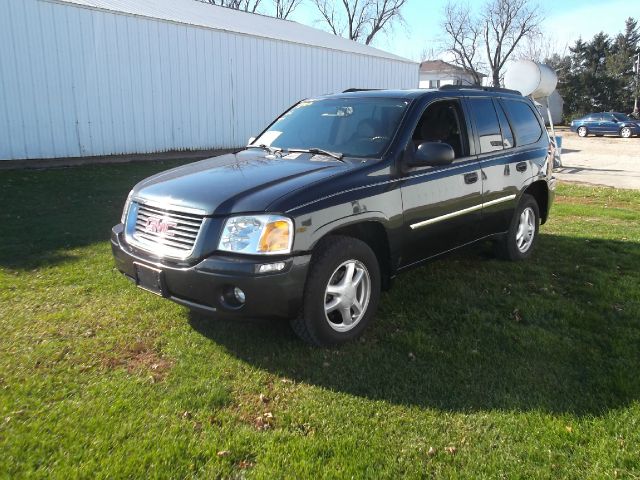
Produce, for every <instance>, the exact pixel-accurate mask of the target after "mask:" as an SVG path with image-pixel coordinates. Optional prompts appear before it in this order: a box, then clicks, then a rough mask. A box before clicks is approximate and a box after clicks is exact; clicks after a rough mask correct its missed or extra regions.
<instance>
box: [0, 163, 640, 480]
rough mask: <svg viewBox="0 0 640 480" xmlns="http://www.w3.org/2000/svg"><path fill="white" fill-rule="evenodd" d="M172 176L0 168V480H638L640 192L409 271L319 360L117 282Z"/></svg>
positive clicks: (606, 198)
mask: <svg viewBox="0 0 640 480" xmlns="http://www.w3.org/2000/svg"><path fill="white" fill-rule="evenodd" d="M173 165H174V163H146V164H130V165H116V166H87V167H77V168H73V169H58V170H49V171H14V172H6V171H5V172H1V173H0V205H1V207H0V221H1V222H2V233H1V234H0V235H1V237H0V327H1V329H2V336H1V337H0V476H1V477H6V478H9V477H11V478H16V477H27V476H29V477H35V478H65V479H66V478H78V477H85V478H94V477H95V478H107V477H108V478H122V477H128V478H133V477H139V478H142V477H144V478H168V477H172V478H207V479H209V478H219V477H220V478H245V477H246V478H264V479H273V478H311V477H313V478H393V479H397V478H401V477H407V478H427V477H428V478H431V477H435V478H442V477H445V478H469V477H474V478H501V477H505V478H553V479H555V478H577V479H585V478H593V479H602V478H639V477H640V350H639V347H640V192H631V191H620V190H614V189H608V188H587V187H577V186H568V185H563V186H561V187H560V188H559V191H558V193H559V196H558V199H557V203H556V205H555V206H554V208H553V211H552V214H551V219H550V221H549V223H548V224H547V225H544V226H543V227H542V228H541V233H542V237H541V239H540V240H541V241H540V243H539V250H538V251H537V252H536V254H535V256H534V258H533V259H532V260H531V261H529V262H526V263H518V264H513V263H506V262H502V261H498V260H495V259H493V257H492V256H491V249H490V247H489V246H488V245H480V246H478V247H474V248H471V249H468V250H467V251H465V252H461V253H458V254H456V255H453V256H450V257H448V258H446V259H443V260H440V261H437V262H434V263H431V264H429V265H427V266H425V267H422V268H420V269H417V270H414V271H412V272H411V273H408V274H406V275H404V276H402V277H400V278H398V279H397V281H396V282H395V285H394V288H393V290H392V291H391V292H389V293H386V294H384V296H383V299H382V301H381V306H380V311H379V314H378V316H377V319H376V321H375V323H374V325H373V326H372V328H371V329H370V330H368V331H367V333H366V336H365V337H364V338H363V339H362V340H361V341H359V342H356V343H353V344H351V345H348V346H346V347H344V348H341V349H339V350H321V349H314V348H311V347H308V346H306V345H304V344H302V343H301V342H300V341H299V340H298V339H297V338H296V337H295V336H294V335H293V333H292V332H291V331H290V330H289V328H288V325H287V324H286V323H284V322H277V321H260V322H255V321H254V322H230V321H219V320H215V319H210V318H206V317H202V316H198V315H195V314H191V313H190V312H189V311H188V310H187V309H185V308H183V307H180V306H177V305H175V304H173V303H171V302H168V301H165V300H162V299H160V298H157V297H155V296H153V295H150V294H148V293H146V292H144V291H141V290H138V289H136V288H135V287H134V286H133V285H132V284H131V283H129V282H128V281H127V280H126V279H124V278H123V277H122V276H121V275H120V274H119V273H118V272H117V271H116V270H115V269H114V266H113V262H112V259H111V252H110V246H109V241H108V237H109V230H110V227H111V226H112V225H113V224H115V223H117V221H118V219H119V217H120V212H121V207H122V202H123V201H124V198H125V196H126V194H127V192H128V190H129V188H130V187H131V186H132V185H133V184H134V183H135V182H136V181H137V180H139V179H141V178H143V177H145V176H148V175H149V174H151V173H154V172H155V171H158V170H162V169H166V168H168V167H170V166H173Z"/></svg>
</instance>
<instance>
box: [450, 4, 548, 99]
mask: <svg viewBox="0 0 640 480" xmlns="http://www.w3.org/2000/svg"><path fill="white" fill-rule="evenodd" d="M482 12H484V13H483V14H482V15H480V16H476V15H474V14H473V12H472V11H471V9H470V7H468V6H463V5H461V4H456V3H449V4H448V5H447V6H446V7H445V11H444V20H443V31H444V33H445V47H446V49H447V51H448V52H449V53H451V54H453V56H454V58H455V63H456V64H458V65H459V66H461V67H462V68H464V69H465V70H467V71H468V72H469V73H471V74H472V75H474V72H476V75H474V79H475V80H476V81H477V82H478V83H480V78H479V76H478V75H477V72H478V70H480V69H482V68H483V65H484V62H486V64H487V66H488V69H489V70H490V72H491V80H492V84H493V86H496V87H498V86H500V80H501V77H502V70H503V68H504V66H505V64H506V62H507V60H509V58H510V57H511V56H512V55H513V53H514V51H515V50H516V47H517V46H518V45H519V44H520V43H521V41H522V40H523V39H528V38H534V37H536V36H537V35H539V34H540V29H539V27H540V24H541V22H542V14H541V13H540V10H539V9H538V7H537V6H534V5H532V4H531V3H530V0H487V1H486V3H485V4H484V5H483V6H482ZM483 47H484V58H482V55H481V50H482V49H483Z"/></svg>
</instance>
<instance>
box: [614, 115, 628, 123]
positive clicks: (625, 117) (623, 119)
mask: <svg viewBox="0 0 640 480" xmlns="http://www.w3.org/2000/svg"><path fill="white" fill-rule="evenodd" d="M613 116H614V117H615V118H616V120H618V121H619V122H626V121H628V120H631V117H630V116H629V115H625V114H624V113H614V114H613Z"/></svg>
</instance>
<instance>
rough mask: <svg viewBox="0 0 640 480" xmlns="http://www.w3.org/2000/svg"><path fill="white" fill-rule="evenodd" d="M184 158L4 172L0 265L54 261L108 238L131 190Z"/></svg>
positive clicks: (0, 196) (18, 266)
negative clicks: (67, 250) (65, 251)
mask: <svg viewBox="0 0 640 480" xmlns="http://www.w3.org/2000/svg"><path fill="white" fill-rule="evenodd" d="M183 163H185V162H180V161H170V162H169V161H167V162H149V163H132V164H120V165H88V166H82V167H73V168H60V169H50V170H16V171H6V172H2V174H1V180H0V205H2V208H1V209H0V222H1V223H2V227H3V230H2V236H1V240H0V267H2V266H4V267H9V268H14V269H20V270H27V269H32V268H37V267H40V266H47V265H49V266H50V265H57V264H60V263H63V262H66V261H68V260H69V259H70V256H69V254H68V253H64V252H62V253H61V252H60V251H61V250H63V249H73V248H76V247H82V246H86V245H90V244H93V243H95V242H99V241H105V240H108V239H109V235H110V231H111V227H112V226H113V225H115V224H117V223H118V222H119V221H120V215H121V213H122V207H123V205H124V202H125V199H126V197H127V194H128V192H129V190H130V189H131V188H132V187H133V186H134V185H135V184H136V183H137V182H138V181H140V180H142V179H143V178H145V177H148V176H149V175H152V174H154V173H156V172H159V171H162V170H167V169H169V168H172V167H175V166H177V165H180V164H183Z"/></svg>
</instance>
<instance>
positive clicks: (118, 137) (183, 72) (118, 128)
mask: <svg viewBox="0 0 640 480" xmlns="http://www.w3.org/2000/svg"><path fill="white" fill-rule="evenodd" d="M0 11H1V12H2V14H1V15H0V159H29V158H52V157H77V156H90V155H110V154H121V153H147V152H159V151H168V150H182V149H207V148H225V147H237V146H241V145H244V144H245V143H246V141H247V139H248V137H250V136H253V135H255V134H256V133H258V132H259V131H261V130H262V129H263V127H265V126H266V124H267V123H268V122H269V121H270V120H271V119H273V118H274V117H275V116H276V115H278V114H279V113H281V112H282V111H283V110H284V109H286V108H287V107H288V106H290V105H291V104H293V103H294V102H296V101H297V100H299V99H301V98H306V97H311V96H316V95H320V94H323V93H333V92H337V91H342V90H344V89H346V88H350V87H359V88H415V87H417V86H418V64H417V63H415V62H413V61H410V60H407V59H404V58H401V57H398V56H396V55H392V54H390V53H387V52H383V51H381V50H378V49H375V48H372V47H368V46H365V45H362V44H359V43H356V42H352V41H350V40H347V39H344V38H341V37H336V36H334V35H331V34H329V33H326V32H323V31H321V30H317V29H315V28H311V27H308V26H305V25H301V24H298V23H295V22H291V21H286V20H279V19H275V18H271V17H266V16H261V15H254V14H250V13H244V12H240V11H236V10H231V9H227V8H222V7H216V6H213V5H209V4H204V3H199V2H196V1H194V0H0Z"/></svg>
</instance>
